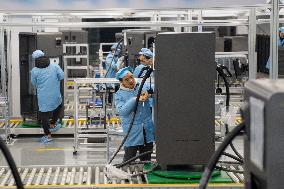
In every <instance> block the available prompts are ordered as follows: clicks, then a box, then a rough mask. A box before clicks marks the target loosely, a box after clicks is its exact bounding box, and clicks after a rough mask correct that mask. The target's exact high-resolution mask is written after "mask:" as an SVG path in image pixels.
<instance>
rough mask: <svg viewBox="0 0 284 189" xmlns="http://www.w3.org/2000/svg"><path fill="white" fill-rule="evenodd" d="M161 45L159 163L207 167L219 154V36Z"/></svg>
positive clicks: (159, 40)
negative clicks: (216, 124)
mask: <svg viewBox="0 0 284 189" xmlns="http://www.w3.org/2000/svg"><path fill="white" fill-rule="evenodd" d="M155 45H156V57H155V93H156V105H155V110H154V113H155V127H156V145H157V146H156V147H157V161H158V162H159V163H160V164H161V166H162V168H163V169H166V168H167V167H169V166H172V165H206V163H207V162H208V160H209V158H210V157H211V155H212V154H213V152H214V150H215V148H214V146H215V144H214V132H215V130H214V115H215V114H214V107H215V106H214V94H215V93H214V90H215V86H214V79H215V76H216V63H215V61H214V60H215V34H214V33H161V34H158V35H157V37H156V44H155Z"/></svg>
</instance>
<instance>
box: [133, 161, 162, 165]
mask: <svg viewBox="0 0 284 189" xmlns="http://www.w3.org/2000/svg"><path fill="white" fill-rule="evenodd" d="M146 163H152V164H154V163H157V162H156V161H134V162H131V163H129V164H128V165H141V164H143V165H144V164H146Z"/></svg>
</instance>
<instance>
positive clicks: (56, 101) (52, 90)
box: [31, 50, 64, 143]
mask: <svg viewBox="0 0 284 189" xmlns="http://www.w3.org/2000/svg"><path fill="white" fill-rule="evenodd" d="M32 57H33V59H35V67H34V68H33V69H32V70H31V82H32V85H33V86H34V87H36V89H37V98H38V108H39V113H40V118H41V123H42V126H43V130H44V136H43V137H42V138H41V142H42V143H48V142H50V141H51V140H52V138H51V131H56V130H57V129H58V127H60V126H61V125H60V124H59V123H56V122H57V120H58V118H59V116H60V112H61V109H62V97H61V93H60V81H61V80H63V79H64V72H63V71H62V69H61V68H60V67H59V65H57V64H53V63H50V61H49V58H47V57H45V56H44V52H42V51H41V50H36V51H34V52H33V54H32ZM50 117H52V120H51V121H50V122H49V118H50Z"/></svg>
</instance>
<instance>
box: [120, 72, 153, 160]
mask: <svg viewBox="0 0 284 189" xmlns="http://www.w3.org/2000/svg"><path fill="white" fill-rule="evenodd" d="M129 70H130V69H129V67H126V68H122V69H120V70H119V71H118V72H117V74H116V79H118V80H119V81H120V88H119V90H118V91H117V92H116V94H115V103H116V108H117V111H118V113H119V116H120V118H121V121H122V129H123V132H124V134H126V133H127V131H128V128H129V126H130V125H129V124H130V122H131V120H132V115H133V112H134V108H135V101H136V96H137V93H138V89H139V84H137V82H136V80H135V79H134V77H133V74H132V73H131V72H130V71H129ZM148 89H149V87H148V86H147V84H146V83H145V85H144V87H143V90H142V93H141V96H140V99H139V103H138V109H137V112H136V117H135V120H134V124H133V127H132V129H131V131H130V134H129V136H128V137H127V140H126V141H125V143H124V151H125V154H124V157H123V161H127V160H128V159H130V158H132V157H135V156H136V153H137V151H139V154H141V153H143V152H147V151H152V150H153V142H154V138H155V137H154V124H153V121H152V114H151V110H150V104H149V99H148V98H149V97H150V95H149V94H148V93H147V90H148ZM140 160H141V161H150V160H151V154H148V155H146V156H143V157H140Z"/></svg>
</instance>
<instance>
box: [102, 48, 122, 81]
mask: <svg viewBox="0 0 284 189" xmlns="http://www.w3.org/2000/svg"><path fill="white" fill-rule="evenodd" d="M121 52H122V51H121V46H120V45H118V43H115V44H114V45H112V46H111V51H110V52H109V54H108V55H107V57H106V76H105V77H106V78H115V74H116V72H117V71H118V69H119V65H118V59H119V58H120V56H121Z"/></svg>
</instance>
